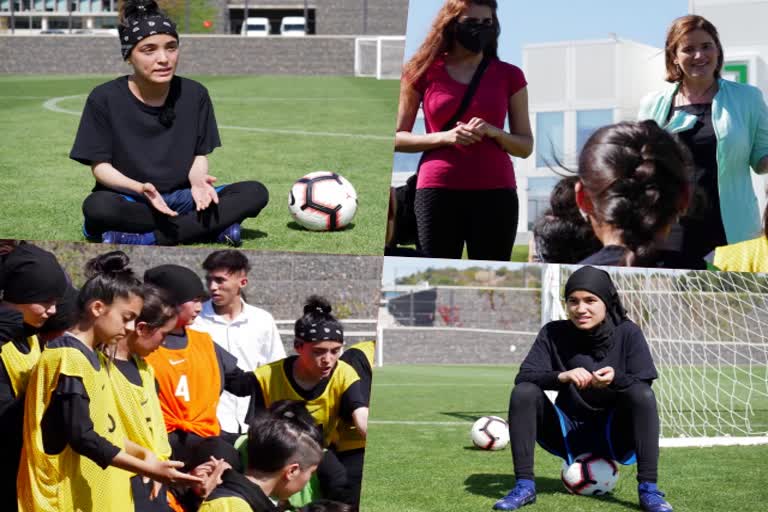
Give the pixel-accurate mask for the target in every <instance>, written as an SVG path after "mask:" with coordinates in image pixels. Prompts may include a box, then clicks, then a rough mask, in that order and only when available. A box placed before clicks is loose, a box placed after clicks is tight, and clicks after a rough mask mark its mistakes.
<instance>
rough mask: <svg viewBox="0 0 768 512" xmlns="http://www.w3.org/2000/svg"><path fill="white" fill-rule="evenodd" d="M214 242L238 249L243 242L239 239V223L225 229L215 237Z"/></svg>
mask: <svg viewBox="0 0 768 512" xmlns="http://www.w3.org/2000/svg"><path fill="white" fill-rule="evenodd" d="M216 241H217V242H218V243H220V244H227V245H231V246H232V247H240V246H241V245H242V244H243V241H242V240H241V239H240V223H239V222H235V223H234V224H232V225H231V226H229V227H228V228H227V229H225V230H224V231H222V232H221V233H219V236H217V237H216Z"/></svg>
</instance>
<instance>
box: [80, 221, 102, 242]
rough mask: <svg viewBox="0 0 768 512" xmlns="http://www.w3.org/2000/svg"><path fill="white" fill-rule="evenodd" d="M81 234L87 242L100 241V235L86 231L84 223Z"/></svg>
mask: <svg viewBox="0 0 768 512" xmlns="http://www.w3.org/2000/svg"><path fill="white" fill-rule="evenodd" d="M83 236H84V237H85V238H86V240H88V241H89V242H100V241H101V237H100V236H97V235H92V234H90V233H89V232H88V230H87V229H85V223H83Z"/></svg>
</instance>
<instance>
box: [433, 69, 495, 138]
mask: <svg viewBox="0 0 768 512" xmlns="http://www.w3.org/2000/svg"><path fill="white" fill-rule="evenodd" d="M490 60H491V59H489V58H488V57H483V60H481V61H480V64H478V65H477V68H476V69H475V74H473V75H472V80H471V81H470V82H469V87H467V91H466V92H465V93H464V97H463V98H461V104H460V105H459V109H458V110H457V111H456V113H455V114H453V117H451V118H450V119H449V120H448V122H447V123H445V124H444V125H443V128H442V130H440V131H443V132H446V131H448V130H451V129H453V127H454V126H455V125H456V123H458V122H459V119H461V116H463V115H464V112H466V111H467V108H468V107H469V103H470V102H471V101H472V97H473V96H474V95H475V91H477V86H478V85H480V78H482V76H483V73H484V72H485V69H486V68H487V67H488V63H489V62H490Z"/></svg>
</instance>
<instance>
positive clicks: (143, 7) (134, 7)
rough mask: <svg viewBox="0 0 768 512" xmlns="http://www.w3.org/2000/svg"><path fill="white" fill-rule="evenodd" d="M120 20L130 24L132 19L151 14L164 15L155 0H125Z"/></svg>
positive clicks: (120, 11)
mask: <svg viewBox="0 0 768 512" xmlns="http://www.w3.org/2000/svg"><path fill="white" fill-rule="evenodd" d="M119 14H120V22H121V23H122V24H123V25H125V26H128V25H129V24H130V22H131V21H135V20H139V19H141V18H147V17H149V16H157V15H163V16H165V13H164V12H163V11H161V10H160V6H158V5H157V2H156V1H155V0H124V1H123V3H122V7H121V8H120V10H119Z"/></svg>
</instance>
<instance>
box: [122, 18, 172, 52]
mask: <svg viewBox="0 0 768 512" xmlns="http://www.w3.org/2000/svg"><path fill="white" fill-rule="evenodd" d="M139 10H141V9H139ZM117 33H118V35H119V36H120V51H121V52H122V54H123V60H125V59H127V58H128V57H129V56H130V55H131V50H133V48H134V46H136V45H137V44H139V42H140V41H141V40H142V39H144V38H146V37H149V36H154V35H156V34H168V35H170V36H173V37H174V38H175V39H176V40H177V41H178V40H179V34H178V32H176V24H175V23H174V22H173V21H171V19H170V18H169V17H167V16H165V15H164V14H160V13H154V14H147V15H146V16H140V17H135V18H131V19H129V20H126V22H125V23H123V24H121V25H119V26H118V27H117Z"/></svg>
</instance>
